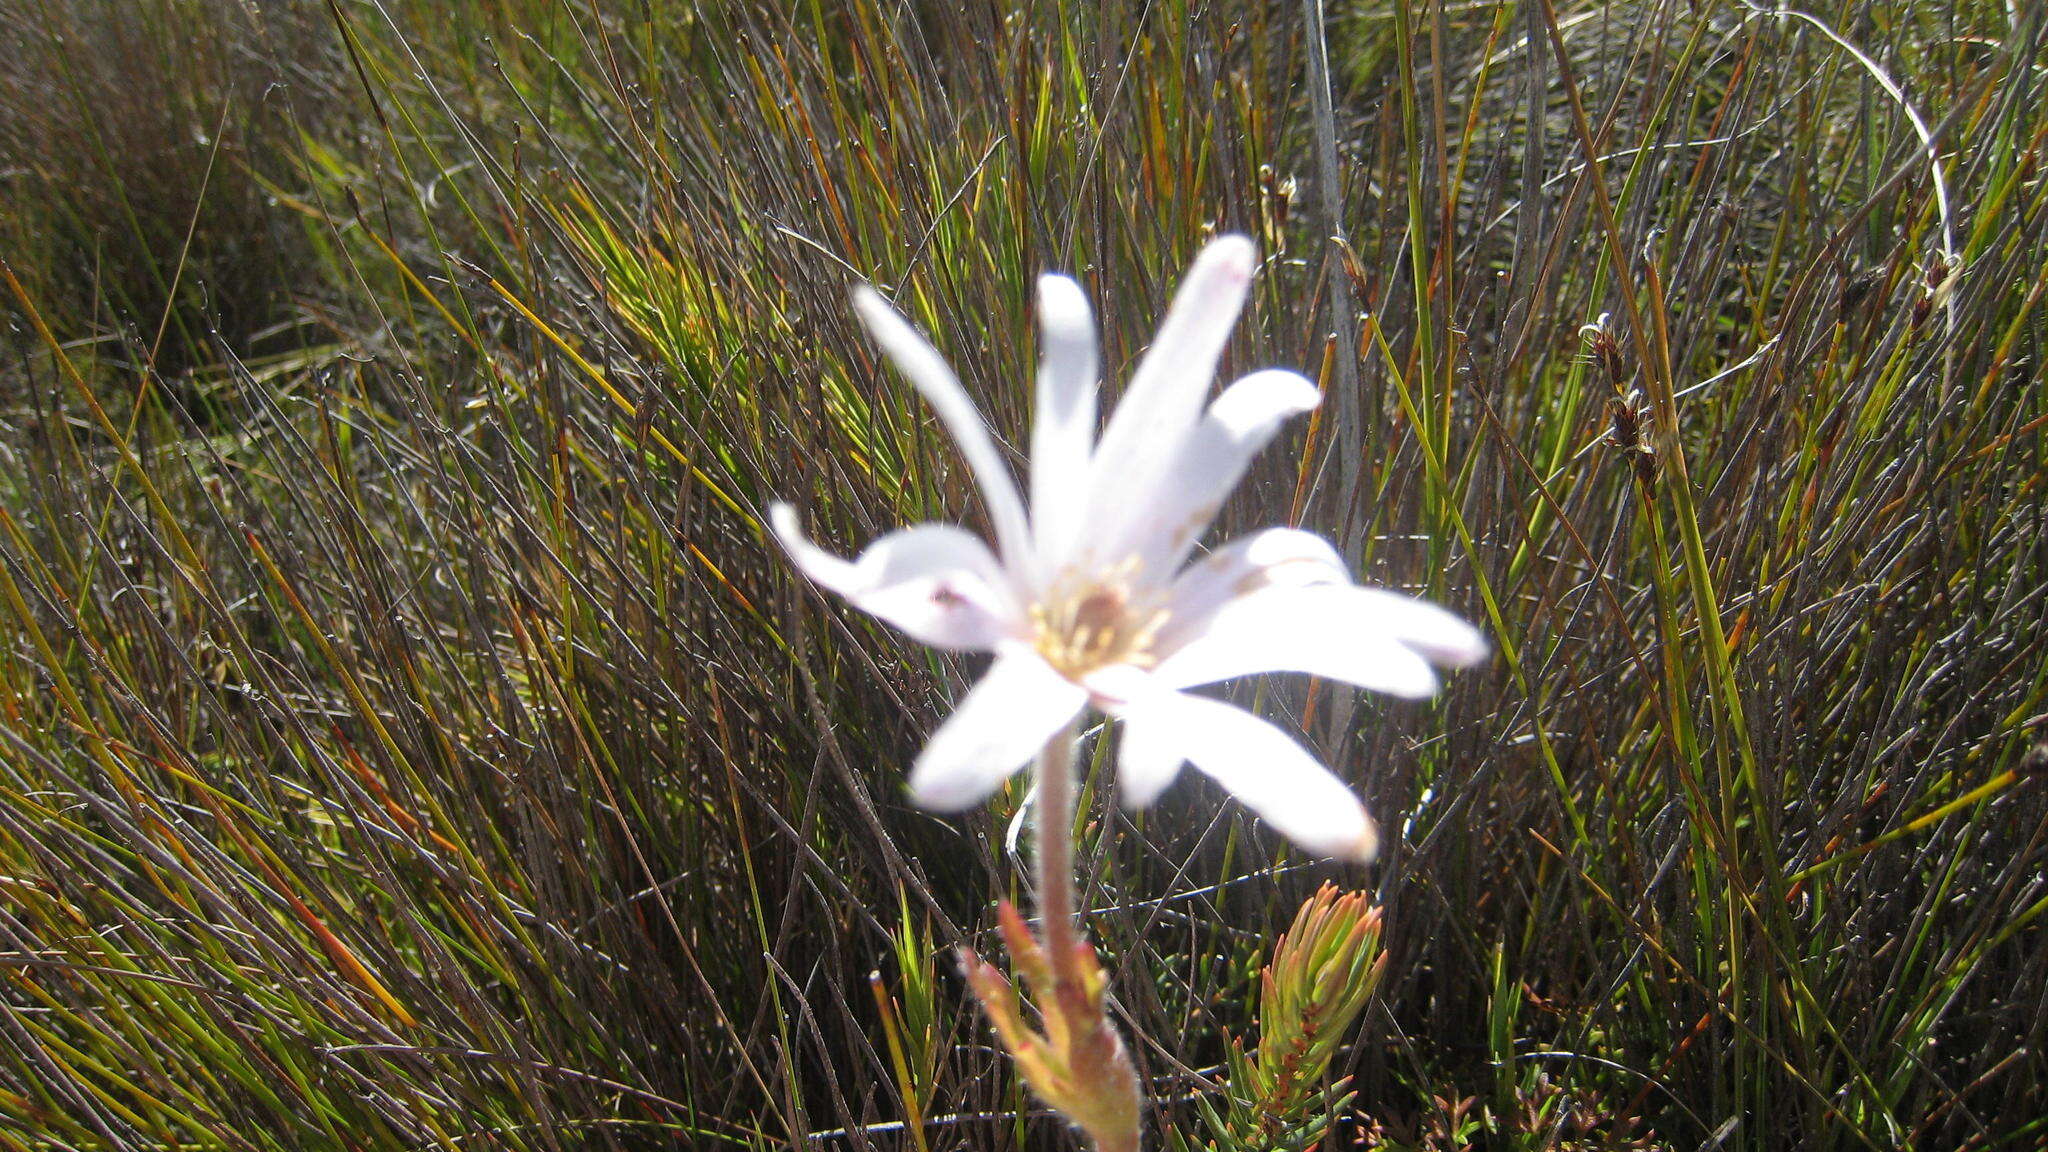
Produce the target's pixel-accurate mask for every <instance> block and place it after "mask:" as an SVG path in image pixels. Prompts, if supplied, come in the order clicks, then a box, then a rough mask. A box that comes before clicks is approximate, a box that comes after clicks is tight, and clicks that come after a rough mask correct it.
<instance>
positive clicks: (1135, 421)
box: [1089, 236, 1257, 561]
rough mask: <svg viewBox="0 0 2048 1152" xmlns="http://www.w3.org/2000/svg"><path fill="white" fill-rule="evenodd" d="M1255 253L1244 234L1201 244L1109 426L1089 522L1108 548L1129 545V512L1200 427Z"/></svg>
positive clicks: (1097, 460) (1096, 467)
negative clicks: (1210, 388) (1127, 535)
mask: <svg viewBox="0 0 2048 1152" xmlns="http://www.w3.org/2000/svg"><path fill="white" fill-rule="evenodd" d="M1256 257H1257V254H1256V251H1255V250H1254V248H1253V246H1252V242H1251V241H1250V240H1249V239H1246V238H1245V237H1243V236H1223V237H1219V238H1218V239H1216V240H1214V241H1212V242H1211V243H1210V244H1209V246H1208V247H1206V248H1204V249H1202V251H1201V254H1200V255H1198V256H1196V257H1195V263H1194V265H1193V267H1191V268H1189V269H1188V274H1187V277H1186V279H1184V280H1183V281H1182V282H1181V287H1180V291H1179V292H1178V293H1176V294H1175V295H1174V298H1173V305H1172V307H1170V308H1168V309H1167V313H1166V318H1165V320H1163V321H1161V323H1160V325H1159V333H1158V335H1157V336H1155V337H1154V338H1153V340H1152V346H1151V348H1150V349H1149V350H1148V351H1147V352H1146V353H1145V357H1144V359H1143V360H1142V361H1140V362H1139V364H1138V370H1137V372H1136V373H1135V374H1134V375H1133V376H1132V377H1131V383H1130V387H1128V388H1126V389H1125V390H1124V396H1123V400H1122V402H1120V403H1119V404H1118V405H1117V409H1116V412H1115V414H1114V415H1112V416H1111V417H1110V420H1109V426H1108V427H1107V428H1106V429H1104V430H1103V434H1102V441H1101V443H1100V444H1098V445H1097V447H1096V451H1095V457H1094V462H1093V466H1092V467H1091V469H1090V480H1089V492H1090V496H1091V503H1092V506H1093V516H1092V517H1091V523H1090V525H1089V527H1090V535H1091V537H1095V538H1096V539H1098V540H1099V541H1100V542H1101V543H1102V545H1103V546H1104V547H1105V548H1108V549H1115V548H1119V547H1122V546H1124V545H1126V544H1127V543H1128V541H1127V540H1126V538H1125V535H1126V528H1127V525H1128V521H1129V512H1130V511H1131V510H1132V509H1133V508H1134V506H1138V505H1142V504H1143V503H1144V502H1145V500H1146V499H1147V497H1148V496H1149V495H1150V494H1151V493H1153V492H1156V491H1157V490H1158V486H1159V484H1160V483H1161V480H1162V477H1163V476H1164V475H1165V474H1166V472H1167V471H1168V470H1169V469H1170V468H1171V466H1172V463H1173V461H1174V460H1175V459H1176V458H1177V456H1178V455H1179V452H1180V447H1181V444H1182V443H1183V442H1184V441H1185V440H1186V439H1187V437H1188V436H1189V434H1190V433H1191V432H1192V431H1193V430H1194V427H1195V422H1196V419H1197V417H1198V416H1199V415H1200V414H1201V411H1202V401H1203V400H1204V399H1205V398H1206V397H1207V396H1208V394H1209V382H1210V381H1211V380H1212V379H1214V378H1215V375H1216V362H1217V360H1219V359H1220V358H1221V357H1222V355H1223V345H1224V344H1225V342H1227V341H1228V340H1229V339H1230V332H1231V329H1232V328H1234V327H1235V326H1236V322H1237V314H1238V312H1239V311H1241V310H1242V309H1243V308H1244V298H1245V293H1246V291H1247V290H1248V288H1249V286H1250V284H1251V278H1252V269H1253V266H1254V264H1255V263H1256ZM1103 558H1104V559H1107V560H1111V561H1120V560H1122V559H1124V557H1123V556H1121V555H1118V556H1106V557H1103Z"/></svg>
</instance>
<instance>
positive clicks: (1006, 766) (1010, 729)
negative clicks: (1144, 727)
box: [910, 647, 1088, 812]
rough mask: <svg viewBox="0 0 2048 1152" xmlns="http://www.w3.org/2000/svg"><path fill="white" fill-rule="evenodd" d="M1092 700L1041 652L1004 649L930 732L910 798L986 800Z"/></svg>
mask: <svg viewBox="0 0 2048 1152" xmlns="http://www.w3.org/2000/svg"><path fill="white" fill-rule="evenodd" d="M1087 702H1088V693H1087V690H1086V689H1084V688H1082V687H1081V686H1080V685H1078V684H1075V683H1074V682H1073V681H1071V680H1068V679H1067V678H1066V677H1064V676H1061V675H1060V674H1059V673H1058V672H1055V671H1053V670H1052V667H1051V666H1050V665H1048V664H1047V663H1046V662H1045V661H1044V660H1041V659H1040V658H1039V657H1038V654H1037V653H1036V652H1033V651H1031V650H1030V649H1028V648H1024V647H1015V648H1011V649H1009V650H1007V651H1004V652H1001V653H999V654H998V655H997V656H996V662H995V663H994V664H991V665H990V666H989V670H988V674H987V675H985V676H983V677H982V678H981V683H979V684H976V685H975V686H974V690H973V691H971V692H969V693H968V694H967V697H966V698H965V699H963V700H962V701H960V706H959V707H958V708H957V709H955V710H954V712H953V715H952V716H951V717H950V718H948V719H947V721H946V722H945V723H944V724H942V725H940V726H939V730H938V731H937V732H935V733H933V734H932V738H931V742H930V743H929V744H926V745H925V748H924V751H923V752H922V753H920V754H919V755H918V758H917V763H916V765H914V766H913V767H912V768H911V770H910V798H911V799H912V800H914V801H916V802H917V803H918V804H920V805H922V806H924V807H926V808H932V809H936V810H938V811H941V812H957V811H959V810H960V809H962V808H967V807H970V806H972V805H974V804H976V803H978V802H980V801H981V800H983V799H985V798H987V796H988V794H989V793H991V792H993V791H995V790H996V788H997V787H998V786H1000V785H1001V784H1002V782H1003V781H1004V780H1006V779H1008V778H1009V777H1010V775H1011V774H1012V773H1014V772H1016V771H1017V769H1019V768H1022V767H1023V766H1024V765H1025V764H1027V763H1029V762H1030V760H1031V758H1032V757H1033V756H1035V755H1037V754H1038V752H1039V750H1040V749H1042V748H1044V747H1045V742H1046V741H1047V740H1050V739H1052V737H1053V736H1054V735H1055V734H1056V733H1058V732H1059V730H1060V728H1061V727H1062V726H1064V725H1065V724H1066V723H1067V721H1069V720H1072V719H1073V718H1074V716H1075V714H1076V713H1078V712H1080V711H1081V709H1082V707H1083V706H1084V705H1086V704H1087Z"/></svg>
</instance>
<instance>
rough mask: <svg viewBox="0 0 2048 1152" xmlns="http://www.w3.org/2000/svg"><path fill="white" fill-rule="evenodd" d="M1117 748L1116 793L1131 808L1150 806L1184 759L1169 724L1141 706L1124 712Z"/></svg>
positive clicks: (1134, 810) (1138, 808) (1184, 761)
mask: <svg viewBox="0 0 2048 1152" xmlns="http://www.w3.org/2000/svg"><path fill="white" fill-rule="evenodd" d="M1123 731H1124V734H1123V742H1122V744H1120V745H1119V746H1118V748H1117V761H1116V794H1117V798H1118V799H1119V800H1121V801H1123V805H1124V807H1126V808H1128V809H1130V810H1131V811H1133V812H1137V811H1141V810H1143V809H1146V808H1150V807H1151V806H1152V802H1153V801H1155V800H1157V799H1159V795H1160V793H1162V792H1164V791H1166V788H1167V785H1169V784H1172V783H1173V780H1174V777H1176V776H1179V775H1180V766H1181V765H1182V764H1185V763H1187V755H1186V754H1185V753H1183V752H1182V751H1181V745H1180V739H1179V737H1178V736H1177V735H1175V733H1174V730H1173V728H1172V727H1171V726H1169V725H1166V724H1159V723H1155V722H1153V721H1151V720H1150V719H1148V718H1147V714H1146V713H1145V711H1144V710H1143V709H1139V710H1137V711H1135V712H1129V713H1126V714H1125V716H1124V719H1123Z"/></svg>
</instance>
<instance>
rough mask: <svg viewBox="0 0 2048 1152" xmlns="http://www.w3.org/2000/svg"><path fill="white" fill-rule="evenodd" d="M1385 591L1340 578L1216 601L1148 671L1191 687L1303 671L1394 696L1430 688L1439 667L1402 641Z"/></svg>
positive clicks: (1421, 692) (1418, 693) (1430, 690)
mask: <svg viewBox="0 0 2048 1152" xmlns="http://www.w3.org/2000/svg"><path fill="white" fill-rule="evenodd" d="M1387 595H1389V594H1383V593H1378V592H1377V590H1375V589H1370V588H1355V587H1352V586H1349V585H1344V584H1318V585H1311V586H1308V587H1302V588H1285V587H1272V588H1265V589H1262V590H1260V591H1258V592H1254V593H1252V594H1251V595H1249V596H1243V597H1240V598H1238V599H1236V600H1233V601H1231V602H1230V603H1228V604H1225V605H1224V606H1223V607H1221V608H1219V609H1217V610H1216V611H1215V612H1214V613H1212V614H1211V615H1210V617H1209V619H1208V621H1207V622H1206V624H1204V625H1201V626H1199V627H1197V628H1195V629H1194V630H1193V631H1192V633H1191V634H1190V635H1188V636H1187V637H1186V638H1185V639H1184V640H1183V641H1182V643H1181V645H1180V647H1179V648H1177V649H1175V650H1174V651H1173V652H1172V653H1171V654H1170V655H1168V656H1167V657H1166V659H1164V660H1162V661H1160V662H1159V666H1158V667H1157V668H1155V669H1153V675H1155V676H1157V677H1158V678H1159V680H1160V681H1161V682H1163V683H1165V684H1168V685H1171V686H1172V687H1175V688H1188V687H1192V686H1194V685H1197V684H1211V683H1214V682H1216V681H1218V680H1228V679H1230V678H1232V677H1235V676H1249V675H1252V674H1254V673H1259V672H1306V673H1308V674H1310V675H1312V676H1322V677H1326V678H1328V679H1331V680H1342V681H1344V682H1345V683H1347V684H1356V685H1358V686H1359V687H1361V688H1370V689H1373V690H1375V691H1379V692H1391V693H1393V694H1394V695H1396V696H1406V697H1409V698H1421V697H1424V696H1429V695H1432V694H1434V693H1435V692H1436V674H1435V673H1433V672H1431V671H1430V668H1429V662H1428V661H1427V660H1424V659H1423V658H1422V657H1421V656H1420V655H1419V654H1417V653H1416V651H1415V650H1414V649H1413V648H1410V647H1408V646H1407V645H1406V644H1404V643H1402V640H1401V633H1400V631H1399V629H1400V627H1401V625H1402V624H1403V621H1402V620H1401V618H1400V615H1401V614H1400V613H1399V612H1398V611H1396V610H1393V609H1391V608H1390V607H1389V605H1388V604H1387V603H1386V600H1385V597H1386V596H1387ZM1394 599H1397V600H1404V599H1405V597H1394Z"/></svg>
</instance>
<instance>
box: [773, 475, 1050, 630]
mask: <svg viewBox="0 0 2048 1152" xmlns="http://www.w3.org/2000/svg"><path fill="white" fill-rule="evenodd" d="M768 520H769V523H770V525H771V526H773V527H774V529H775V536H776V538H777V539H778V540H780V541H781V542H782V546H783V547H784V548H785V549H787V550H788V551H789V554H790V557H791V558H792V559H794V560H795V561H796V565H797V567H798V568H800V569H802V570H803V573H804V575H806V576H809V577H810V578H811V579H812V580H813V581H815V582H817V584H818V585H819V586H820V587H822V588H825V589H827V590H829V591H832V592H837V593H838V594H840V595H841V596H844V597H846V598H847V599H848V600H849V601H851V602H852V603H853V605H854V607H856V608H859V609H860V610H861V611H863V612H867V613H869V614H871V615H874V616H876V617H879V618H880V619H882V620H885V621H887V622H889V623H890V624H893V625H895V626H896V627H898V628H901V629H902V630H903V631H905V632H907V633H909V634H910V635H911V636H913V637H915V638H917V639H918V640H920V641H923V642H924V643H926V644H930V645H933V646H935V647H939V648H953V649H973V650H979V651H986V650H988V649H992V648H994V647H995V646H996V645H997V644H999V643H1002V642H1003V641H1004V640H1007V639H1011V638H1013V637H1017V636H1021V635H1024V634H1025V633H1026V631H1027V626H1026V623H1025V621H1024V616H1023V612H1022V611H1021V610H1020V609H1019V608H1018V607H1017V602H1016V598H1015V596H1014V595H1012V593H1011V592H1010V590H1009V586H1008V582H1007V580H1006V579H1005V577H1004V574H1003V570H1002V567H1001V565H999V564H997V563H996V558H995V557H994V556H992V555H990V554H989V550H988V545H986V544H983V543H982V542H981V540H980V539H979V538H978V537H976V536H975V535H974V534H973V533H972V532H968V531H965V530H963V529H960V528H955V527H953V526H952V525H950V524H920V525H918V526H917V527H914V528H904V529H901V530H899V531H895V532H891V533H889V534H888V535H886V536H883V537H881V538H879V539H877V540H876V541H875V542H874V543H872V544H870V545H868V546H867V548H866V549H865V550H864V551H862V552H861V554H860V558H859V559H858V560H856V561H854V562H852V563H848V562H847V561H845V560H842V559H840V558H839V557H837V556H834V555H832V554H831V553H830V552H827V551H825V550H824V549H822V548H820V547H818V546H817V545H815V544H813V543H811V542H810V541H809V540H807V539H805V538H804V534H803V529H802V528H801V527H800V526H799V525H798V523H797V515H796V510H795V509H794V508H791V507H790V506H789V505H787V504H776V505H773V506H772V507H770V508H769V510H768Z"/></svg>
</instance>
